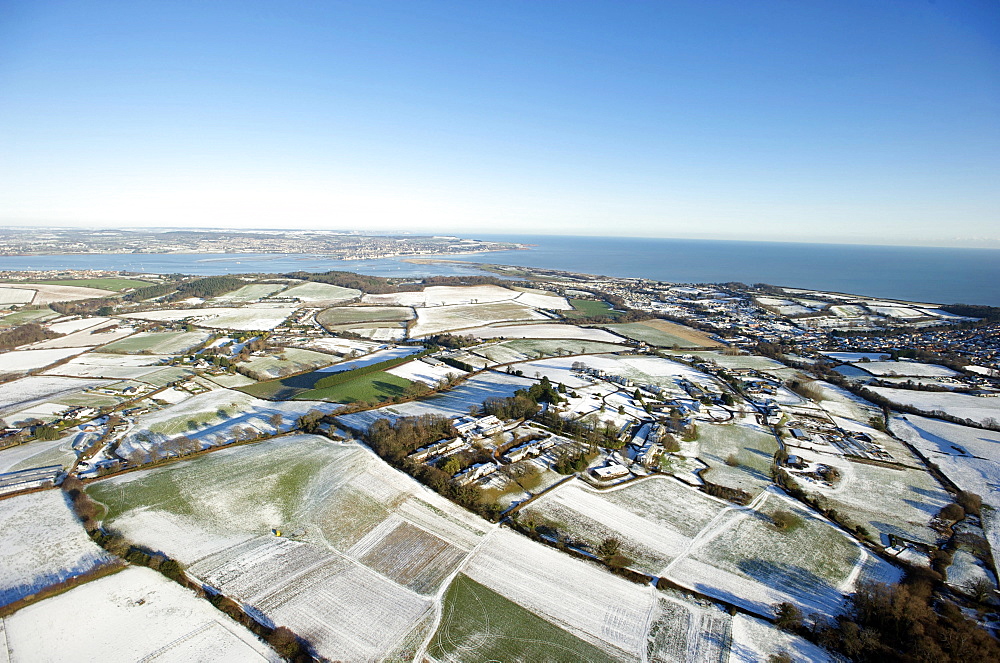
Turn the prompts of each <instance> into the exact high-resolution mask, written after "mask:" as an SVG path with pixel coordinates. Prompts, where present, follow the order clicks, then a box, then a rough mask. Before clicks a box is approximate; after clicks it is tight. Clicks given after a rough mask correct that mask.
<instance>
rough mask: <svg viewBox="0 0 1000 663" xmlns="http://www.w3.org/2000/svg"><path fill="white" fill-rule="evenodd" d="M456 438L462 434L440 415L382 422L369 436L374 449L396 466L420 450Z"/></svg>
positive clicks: (380, 420)
mask: <svg viewBox="0 0 1000 663" xmlns="http://www.w3.org/2000/svg"><path fill="white" fill-rule="evenodd" d="M453 437H458V431H457V430H455V426H454V425H453V424H452V422H451V419H449V418H448V417H444V416H441V415H436V414H425V415H421V416H419V417H400V418H399V419H396V421H395V422H392V421H391V420H389V419H379V420H377V421H375V422H374V423H373V424H372V425H371V426H369V427H368V431H367V433H366V434H365V438H366V440H367V442H368V444H369V446H371V448H372V450H373V451H374V452H375V453H377V454H378V455H379V456H381V457H382V458H384V459H385V460H387V461H389V463H390V464H391V465H395V466H396V467H399V466H400V464H401V463H402V462H403V459H404V458H405V457H406V456H408V455H409V454H411V453H413V452H414V451H416V450H417V449H419V448H420V447H423V446H426V445H428V444H430V443H432V442H437V441H438V440H443V439H445V438H453Z"/></svg>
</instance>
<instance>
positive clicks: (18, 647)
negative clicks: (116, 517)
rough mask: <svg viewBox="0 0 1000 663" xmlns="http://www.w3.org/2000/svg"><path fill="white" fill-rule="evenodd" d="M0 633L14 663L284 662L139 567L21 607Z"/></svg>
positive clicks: (233, 624) (233, 625)
mask: <svg viewBox="0 0 1000 663" xmlns="http://www.w3.org/2000/svg"><path fill="white" fill-rule="evenodd" d="M3 633H5V634H6V645H7V646H6V648H5V649H4V654H6V655H7V656H8V657H9V660H10V661H11V663H27V662H29V661H30V662H32V663H34V662H36V661H46V662H47V661H51V662H53V663H56V662H61V661H122V662H124V661H150V660H156V661H165V662H166V661H176V662H177V663H182V662H187V661H218V662H219V663H242V662H244V661H247V662H250V661H272V662H273V663H279V662H280V661H281V660H282V658H281V657H280V656H278V655H277V654H276V653H275V652H274V651H273V650H272V649H271V648H270V647H268V646H267V645H266V644H264V643H263V642H261V641H260V640H258V639H257V637H256V636H254V635H253V634H252V633H251V632H250V631H249V630H247V629H246V628H245V627H243V626H241V625H240V624H238V623H236V622H235V621H233V620H232V619H230V618H229V617H227V616H226V615H224V614H223V613H222V612H220V611H218V610H216V609H215V608H213V607H212V605H211V604H210V603H209V602H208V601H205V600H203V599H199V598H197V597H196V596H195V595H194V592H192V591H190V590H187V589H184V588H182V587H181V586H180V585H178V584H177V583H175V582H172V581H171V580H168V579H167V578H165V577H163V576H162V575H160V574H159V573H157V572H156V571H153V570H151V569H146V568H136V567H133V568H128V569H125V570H124V571H120V572H118V573H115V574H113V575H110V576H105V577H103V578H99V579H98V580H95V581H93V582H90V583H88V584H85V585H81V586H79V587H76V588H74V589H72V590H70V591H68V592H66V593H65V594H60V595H57V596H53V597H51V598H48V599H45V600H44V601H41V602H40V603H36V604H34V605H30V606H27V607H26V608H22V609H21V610H19V611H17V612H16V613H14V614H13V615H12V616H10V617H6V618H4V620H3V630H2V631H0V634H3ZM5 660H6V659H5Z"/></svg>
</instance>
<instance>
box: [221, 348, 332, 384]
mask: <svg viewBox="0 0 1000 663" xmlns="http://www.w3.org/2000/svg"><path fill="white" fill-rule="evenodd" d="M273 352H275V353H276V354H274V355H269V356H266V357H250V359H249V360H247V361H246V362H243V363H241V364H240V365H241V367H242V370H244V371H247V372H249V373H250V374H251V375H253V376H254V377H256V378H257V379H258V380H271V379H274V378H282V377H285V376H286V375H292V374H293V373H302V372H304V371H308V370H311V369H317V368H320V367H323V366H329V365H330V364H331V363H333V362H335V361H337V360H338V359H339V357H337V356H335V355H330V354H326V353H323V352H316V351H315V350H303V349H302V348H282V349H281V350H273Z"/></svg>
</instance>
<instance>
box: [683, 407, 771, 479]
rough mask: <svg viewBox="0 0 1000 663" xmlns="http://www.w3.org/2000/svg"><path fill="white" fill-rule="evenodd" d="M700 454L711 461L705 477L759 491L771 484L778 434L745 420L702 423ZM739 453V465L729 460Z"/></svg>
mask: <svg viewBox="0 0 1000 663" xmlns="http://www.w3.org/2000/svg"><path fill="white" fill-rule="evenodd" d="M698 434H699V435H698V458H700V459H701V460H703V461H704V462H705V463H707V464H708V465H709V468H710V469H708V470H707V471H706V472H705V474H704V478H705V480H707V481H711V482H712V483H716V484H719V485H722V486H726V487H729V488H741V489H743V490H746V491H747V492H750V493H753V494H757V493H759V492H760V491H761V490H764V488H766V487H767V486H769V485H770V484H771V474H770V473H771V460H772V458H773V457H774V453H775V452H776V451H777V450H778V442H777V440H775V439H774V435H771V434H770V433H765V432H763V431H761V430H757V429H754V428H750V427H749V426H745V425H741V424H708V423H701V424H698ZM730 456H733V457H735V460H736V462H737V465H735V466H730V465H728V464H726V460H727V459H728V458H730Z"/></svg>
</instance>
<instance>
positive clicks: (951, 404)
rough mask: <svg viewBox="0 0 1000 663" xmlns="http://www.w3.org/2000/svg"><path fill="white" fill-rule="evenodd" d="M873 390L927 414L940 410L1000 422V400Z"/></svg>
mask: <svg viewBox="0 0 1000 663" xmlns="http://www.w3.org/2000/svg"><path fill="white" fill-rule="evenodd" d="M871 389H872V391H874V392H875V393H877V394H880V395H882V396H884V397H886V398H888V399H889V400H890V401H892V402H894V403H899V404H901V405H911V406H913V407H916V408H919V409H921V410H923V411H925V412H934V411H936V410H940V411H942V412H945V413H946V414H950V415H951V416H953V417H958V418H959V419H971V420H972V421H975V422H978V423H981V424H982V423H986V422H987V420H989V419H992V420H993V421H994V422H1000V398H983V397H981V396H970V395H969V394H954V393H951V392H947V391H912V390H909V389H889V388H886V387H872V388H871Z"/></svg>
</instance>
